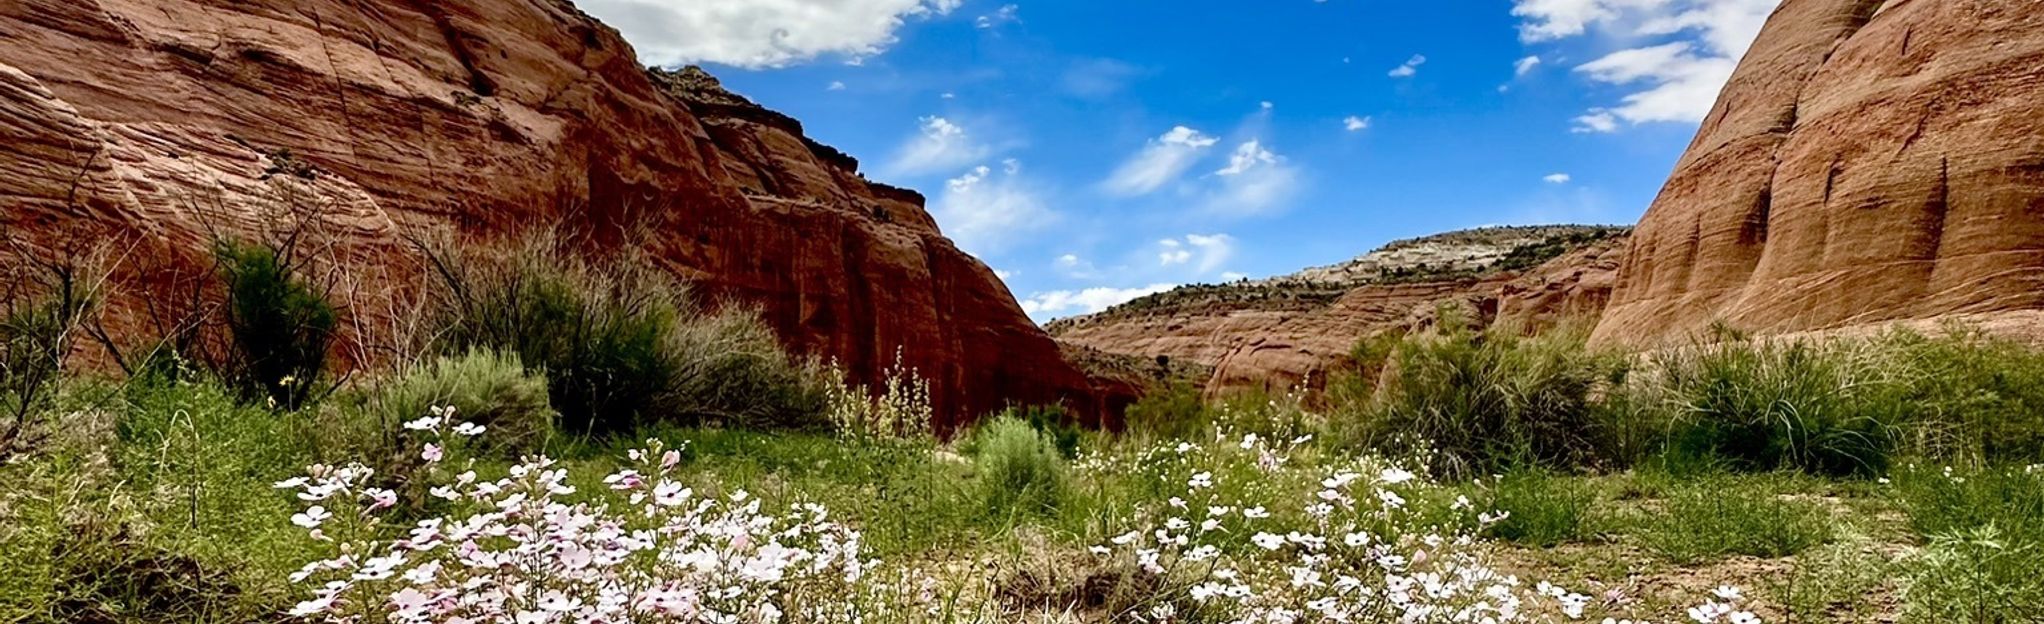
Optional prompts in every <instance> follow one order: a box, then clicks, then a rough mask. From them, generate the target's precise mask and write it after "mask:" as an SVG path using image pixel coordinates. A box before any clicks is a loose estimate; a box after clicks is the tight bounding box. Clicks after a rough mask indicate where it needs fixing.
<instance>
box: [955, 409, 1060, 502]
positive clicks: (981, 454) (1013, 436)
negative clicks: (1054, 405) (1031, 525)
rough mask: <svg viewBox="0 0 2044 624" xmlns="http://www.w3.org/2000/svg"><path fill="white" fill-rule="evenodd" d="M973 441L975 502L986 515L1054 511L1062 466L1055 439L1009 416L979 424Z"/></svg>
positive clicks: (1057, 500)
mask: <svg viewBox="0 0 2044 624" xmlns="http://www.w3.org/2000/svg"><path fill="white" fill-rule="evenodd" d="M973 437H974V440H973V450H974V452H973V455H974V460H975V461H974V465H975V466H976V467H977V468H978V470H979V487H980V502H981V504H982V505H983V508H984V509H985V510H986V512H987V513H988V514H990V515H993V516H994V517H997V518H1009V517H1014V516H1018V515H1033V514H1042V513H1049V512H1052V511H1055V510H1056V509H1057V507H1058V503H1059V501H1060V500H1061V499H1062V498H1063V497H1064V494H1065V466H1064V458H1063V457H1062V456H1061V455H1059V454H1058V449H1057V443H1056V442H1055V441H1053V440H1051V439H1050V438H1049V437H1048V436H1045V435H1044V434H1042V433H1040V432H1038V431H1037V430H1036V429H1035V428H1034V427H1031V426H1029V423H1028V422H1025V421H1023V420H1021V419H1019V418H1014V417H1012V416H1008V417H1002V418H995V419H993V420H992V421H989V422H987V423H985V424H983V425H981V426H980V427H979V429H978V430H977V431H975V432H974V433H973Z"/></svg>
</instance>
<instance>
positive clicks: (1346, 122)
mask: <svg viewBox="0 0 2044 624" xmlns="http://www.w3.org/2000/svg"><path fill="white" fill-rule="evenodd" d="M1341 127H1342V129H1343V130H1347V131H1349V132H1361V131H1364V130H1368V129H1370V118H1369V117H1357V116H1355V115H1349V116H1348V119H1343V120H1341Z"/></svg>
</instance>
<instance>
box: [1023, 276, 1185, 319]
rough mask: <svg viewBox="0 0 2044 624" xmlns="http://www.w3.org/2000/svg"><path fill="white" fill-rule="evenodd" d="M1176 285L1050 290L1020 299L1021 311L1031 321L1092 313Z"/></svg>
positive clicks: (1175, 286)
mask: <svg viewBox="0 0 2044 624" xmlns="http://www.w3.org/2000/svg"><path fill="white" fill-rule="evenodd" d="M1177 287H1178V285H1177V284H1151V285H1148V286H1143V287H1139V288H1104V287H1103V288H1088V289H1085V290H1077V291H1073V290H1053V291H1049V292H1040V293H1036V294H1034V295H1031V296H1030V297H1029V298H1028V299H1023V300H1022V311H1023V312H1027V313H1029V316H1031V317H1034V318H1054V317H1059V316H1071V315H1074V314H1092V313H1094V312H1099V311H1101V310H1105V309H1107V308H1109V307H1111V306H1115V305H1118V304H1122V303H1127V302H1129V301H1130V300H1133V299H1135V298H1137V297H1142V296H1144V295H1154V294H1157V293H1160V292H1164V291H1167V290H1171V289H1173V288H1177Z"/></svg>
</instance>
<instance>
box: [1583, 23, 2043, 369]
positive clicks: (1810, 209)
mask: <svg viewBox="0 0 2044 624" xmlns="http://www.w3.org/2000/svg"><path fill="white" fill-rule="evenodd" d="M1612 297H1613V299H1612V303H1611V306H1610V307H1609V309H1608V310H1607V311H1606V313H1605V316H1604V318H1603V320H1602V322H1601V323H1600V324H1599V326H1598V328H1597V330H1596V339H1597V340H1598V341H1601V342H1606V343H1617V344H1626V345H1630V346H1634V347H1652V346H1657V345H1660V344H1666V343H1668V342H1671V341H1682V340H1686V339H1688V338H1689V337H1690V336H1691V335H1693V334H1694V333H1695V332H1697V331H1698V330H1699V329H1702V328H1704V327H1706V326H1707V325H1709V324H1710V323H1712V322H1715V321H1719V320H1722V321H1725V322H1727V323H1729V324H1730V325H1732V326H1735V327H1739V328H1742V329H1748V330H1754V331H1762V332H1801V331H1808V330H1823V329H1830V328H1844V327H1852V326H1858V325H1868V324H1877V323H1886V322H1891V321H1909V320H1922V319H1933V318H1938V317H1946V316H1961V317H1965V318H1967V319H1969V320H1971V321H1973V322H1976V323H1983V324H1987V325H1994V324H1995V323H1994V318H1995V317H1998V316H2005V315H2018V316H2021V315H2034V312H2035V311H2037V310H2039V309H2044V5H2039V4H2038V3H2036V2H2033V1H2019V2H2010V1H2005V0H2004V1H1989V0H1887V1H1882V0H1786V1H1785V2H1783V3H1782V5H1781V7H1780V8H1779V9H1777V10H1776V12H1775V14H1774V15H1773V17H1772V18H1770V19H1769V20H1768V23H1767V26H1766V28H1765V29H1764V30H1763V31H1762V32H1761V34H1760V37H1759V39H1758V41H1756V42H1755V43H1754V45H1753V47H1752V49H1751V51H1749V52H1747V54H1746V58H1745V60H1743V61H1742V62H1741V63H1740V65H1739V69H1738V71H1737V72H1736V73H1735V74H1734V75H1733V77H1732V79H1731V82H1730V83H1729V84H1727V85H1726V86H1725V88H1724V91H1723V93H1722V94H1721V95H1720V96H1719V98H1718V102H1717V105H1716V107H1715V109H1713V110H1712V112H1711V114H1710V117H1709V118H1707V119H1706V120H1705V121H1704V123H1703V126H1702V128H1701V129H1700V130H1699V131H1698V132H1697V135H1696V138H1695V141H1694V142H1693V143H1692V144H1691V145H1690V147H1689V150H1688V152H1687V153H1686V154H1684V155H1683V157H1682V159H1681V161H1680V162H1679V163H1678V164H1677V165H1676V168H1675V172H1674V174H1673V176H1672V177H1670V178H1669V180H1668V182H1667V184H1666V186H1665V187H1663V188H1662V190H1661V194H1660V196H1659V197H1658V198H1657V199H1656V200H1655V201H1654V203H1653V205H1652V207H1651V208H1650V209H1649V210H1648V211H1647V213H1646V216H1645V217H1644V219H1643V220H1642V221H1641V222H1640V224H1639V228H1638V231H1637V233H1636V234H1635V235H1634V236H1633V239H1632V243H1631V248H1630V250H1629V252H1628V253H1627V256H1626V261H1625V264H1624V266H1623V268H1622V269H1621V270H1620V272H1619V275H1618V283H1617V286H1616V290H1615V291H1614V293H1613V295H1612Z"/></svg>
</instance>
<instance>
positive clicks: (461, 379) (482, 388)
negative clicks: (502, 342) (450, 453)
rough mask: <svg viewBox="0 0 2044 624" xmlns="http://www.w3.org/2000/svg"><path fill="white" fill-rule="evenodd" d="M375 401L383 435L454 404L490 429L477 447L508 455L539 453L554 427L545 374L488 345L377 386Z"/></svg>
mask: <svg viewBox="0 0 2044 624" xmlns="http://www.w3.org/2000/svg"><path fill="white" fill-rule="evenodd" d="M372 400H374V401H375V402H376V407H377V410H378V412H379V414H378V415H379V416H380V419H379V421H380V424H381V426H380V427H378V429H379V431H381V432H384V435H385V436H390V437H395V436H397V435H399V433H398V432H399V429H398V426H399V425H400V424H402V423H404V422H406V421H410V420H414V419H418V418H424V417H426V416H427V415H429V414H431V413H432V410H433V408H435V407H443V408H453V409H454V411H455V414H456V415H457V417H458V418H460V419H461V420H463V421H466V422H471V423H475V424H477V425H480V426H482V427H484V428H485V429H486V430H488V431H489V432H490V435H489V436H487V437H482V438H479V439H478V440H479V441H478V443H477V444H478V447H477V448H476V449H475V450H478V451H483V452H489V453H495V454H498V455H501V456H504V457H506V458H514V459H515V458H517V457H518V456H520V455H524V454H527V453H535V452H538V451H539V450H540V447H541V445H542V444H543V443H544V442H545V441H546V439H547V437H548V436H549V435H551V434H552V433H553V428H554V422H553V421H554V409H553V406H552V404H551V402H550V401H549V400H548V398H547V380H546V375H544V374H541V373H539V372H537V371H531V370H527V369H526V368H525V365H524V363H522V362H520V361H519V359H518V356H517V355H516V354H512V353H498V352H495V351H491V350H488V349H476V350H473V351H469V352H467V353H463V354H461V355H453V356H446V357H441V358H437V359H435V360H433V361H431V362H428V363H426V364H425V365H423V366H420V367H418V368H417V369H416V370H413V371H411V372H410V373H409V374H406V375H404V376H401V377H399V378H397V379H396V380H394V381H392V382H391V383H389V384H388V385H385V386H382V387H380V388H377V390H376V392H375V394H374V399H372Z"/></svg>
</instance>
